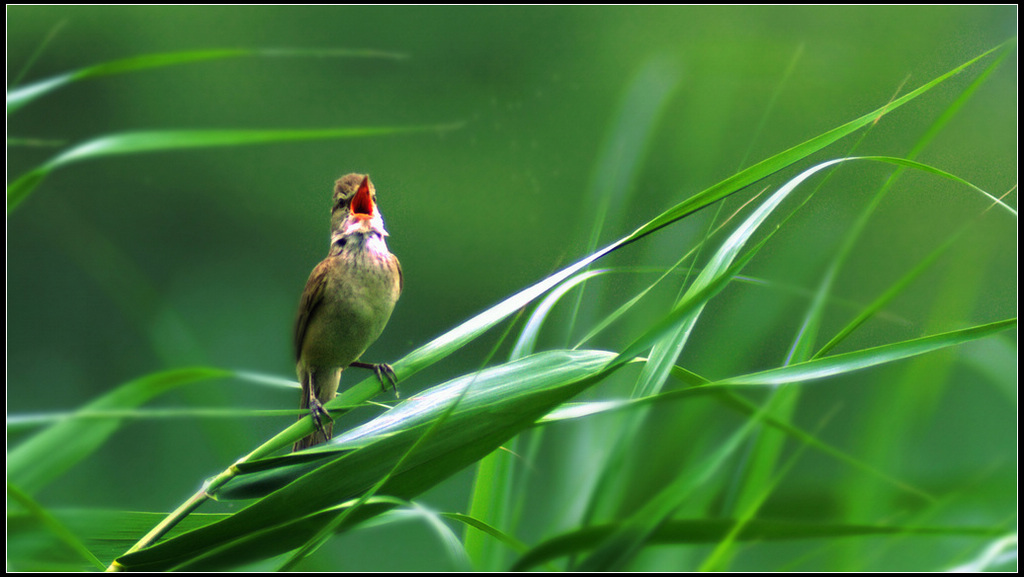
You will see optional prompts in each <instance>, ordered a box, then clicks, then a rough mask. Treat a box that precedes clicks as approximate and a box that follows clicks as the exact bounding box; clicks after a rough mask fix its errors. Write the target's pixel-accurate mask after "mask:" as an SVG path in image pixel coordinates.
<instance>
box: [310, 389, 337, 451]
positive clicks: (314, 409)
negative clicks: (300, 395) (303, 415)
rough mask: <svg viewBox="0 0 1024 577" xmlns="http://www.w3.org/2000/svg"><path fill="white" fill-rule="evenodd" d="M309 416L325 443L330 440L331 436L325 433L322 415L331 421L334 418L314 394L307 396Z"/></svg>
mask: <svg viewBox="0 0 1024 577" xmlns="http://www.w3.org/2000/svg"><path fill="white" fill-rule="evenodd" d="M309 416H310V417H311V418H312V419H313V424H314V425H315V426H316V430H317V431H319V432H320V434H321V435H322V436H323V438H324V442H325V443H326V442H328V441H330V440H331V436H330V435H328V434H327V428H326V427H324V421H323V418H322V417H327V419H328V420H330V421H332V422H333V421H334V419H332V418H331V414H330V413H328V412H327V409H326V408H324V405H323V403H321V402H320V400H319V399H317V398H316V395H310V396H309Z"/></svg>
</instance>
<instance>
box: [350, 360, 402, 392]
mask: <svg viewBox="0 0 1024 577" xmlns="http://www.w3.org/2000/svg"><path fill="white" fill-rule="evenodd" d="M349 366H350V367H358V368H360V369H370V370H371V371H373V373H374V374H375V375H377V379H378V380H380V387H381V389H382V390H384V391H385V392H386V391H387V390H388V384H390V385H391V390H393V391H394V392H395V398H396V399H397V398H398V376H397V375H395V369H392V368H391V365H389V364H387V363H363V362H360V361H355V362H354V363H352V364H350V365H349Z"/></svg>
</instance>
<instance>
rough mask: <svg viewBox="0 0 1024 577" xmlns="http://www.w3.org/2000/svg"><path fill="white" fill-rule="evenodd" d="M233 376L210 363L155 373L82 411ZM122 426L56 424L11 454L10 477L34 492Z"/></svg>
mask: <svg viewBox="0 0 1024 577" xmlns="http://www.w3.org/2000/svg"><path fill="white" fill-rule="evenodd" d="M228 376H231V372H230V371H225V370H223V369H214V368H207V367H195V368H186V369H176V370H172V371H166V372H162V373H154V374H151V375H146V376H144V377H141V378H138V379H135V380H133V381H130V382H127V383H125V384H123V385H121V386H119V387H117V388H116V389H114V390H113V391H110V392H109V393H107V394H105V395H103V396H101V397H99V398H98V399H96V400H94V401H92V402H90V403H88V404H86V405H85V406H83V407H82V408H81V409H79V411H80V412H83V413H90V412H103V411H107V410H123V409H130V408H132V407H137V406H139V405H141V404H143V403H145V402H146V401H148V400H150V399H151V398H153V397H155V396H157V395H160V394H163V393H165V392H167V391H169V390H172V389H175V388H178V387H181V386H183V385H187V384H191V383H195V382H199V381H205V380H210V379H220V378H224V377H228ZM120 426H121V420H120V419H102V420H97V419H78V418H73V419H70V420H65V421H60V422H57V423H54V424H53V426H51V427H49V428H48V429H46V430H44V431H41V432H40V433H39V434H37V435H35V436H34V437H32V438H30V439H28V440H27V441H25V442H24V443H22V444H20V445H18V446H17V447H15V448H14V450H12V451H11V452H9V453H8V454H7V480H8V481H9V482H13V483H15V484H17V485H18V486H20V487H23V488H25V490H26V491H27V492H28V493H29V494H32V493H35V492H36V491H38V490H39V489H41V488H43V486H45V485H46V484H47V483H49V482H50V481H52V480H53V479H55V478H57V477H59V476H60V475H61V474H62V473H63V472H64V471H66V470H67V469H69V468H70V467H71V466H72V465H74V464H75V463H77V462H78V461H80V460H82V459H84V458H85V457H87V456H88V455H89V454H91V453H92V452H93V451H95V450H96V449H97V448H98V447H99V446H101V445H102V444H103V443H104V442H105V441H106V440H107V437H109V436H110V435H112V434H113V433H114V431H116V430H117V429H118V428H119V427H120Z"/></svg>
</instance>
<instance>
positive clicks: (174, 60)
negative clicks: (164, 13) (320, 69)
mask: <svg viewBox="0 0 1024 577" xmlns="http://www.w3.org/2000/svg"><path fill="white" fill-rule="evenodd" d="M243 56H263V57H279V56H297V57H307V56H313V57H318V56H319V57H323V56H330V57H355V58H389V59H399V58H404V57H405V56H404V55H402V54H396V53H392V52H381V51H376V50H344V49H326V50H297V49H278V50H274V49H243V48H228V49H217V50H191V51H185V52H164V53H160V54H145V55H142V56H133V57H131V58H123V59H121V60H112V61H110V62H103V63H101V64H95V65H93V66H87V67H85V68H79V69H78V70H73V71H71V72H65V73H64V74H59V75H57V76H51V77H50V78H44V79H42V80H38V81H36V82H33V83H31V84H27V85H25V86H19V87H17V88H14V89H12V90H8V91H7V116H10V115H11V114H13V113H15V112H17V111H18V110H20V109H21V108H22V107H23V106H25V105H26V104H29V103H30V102H32V101H33V100H36V99H37V98H39V97H41V96H44V95H46V94H49V93H50V92H53V91H54V90H57V89H58V88H62V87H64V86H67V85H69V84H71V83H73V82H78V81H80V80H88V79H90V78H99V77H102V76H113V75H115V74H125V73H128V72H135V71H138V70H147V69H150V68H164V67H167V66H175V65H178V64H188V63H191V62H203V61H207V60H223V59H226V58H239V57H243Z"/></svg>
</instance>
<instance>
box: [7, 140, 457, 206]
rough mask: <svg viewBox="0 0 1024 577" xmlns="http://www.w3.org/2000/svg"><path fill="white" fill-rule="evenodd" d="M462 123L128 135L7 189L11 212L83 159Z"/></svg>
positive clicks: (83, 150) (67, 157)
mask: <svg viewBox="0 0 1024 577" xmlns="http://www.w3.org/2000/svg"><path fill="white" fill-rule="evenodd" d="M459 126H460V125H459V124H437V125H430V126H373V127H353V128H326V129H315V130H161V131H148V132H124V133H119V134H112V135H110V136H101V137H98V138H94V139H92V140H89V141H87V142H84V143H82V144H79V145H78V146H75V147H73V148H71V149H70V150H67V151H65V152H64V153H62V154H60V155H58V156H57V157H55V158H53V159H51V160H50V161H48V162H46V163H45V164H43V165H41V166H38V167H36V168H34V169H32V170H30V171H29V172H27V173H25V174H23V175H22V176H21V177H19V178H18V179H17V180H15V181H14V182H12V183H11V184H9V185H8V186H7V213H8V214H10V212H11V211H12V210H14V209H15V208H17V206H18V205H19V204H21V203H22V202H24V200H25V198H27V197H28V196H29V195H30V194H31V193H32V191H33V190H35V188H36V187H37V186H39V183H41V182H42V181H43V179H44V178H46V176H47V175H49V174H50V173H51V172H53V171H54V170H56V169H58V168H60V167H62V166H65V165H67V164H70V163H72V162H78V161H81V160H87V159H95V158H101V157H104V156H114V155H123V154H140V153H145V152H157V151H166V150H179V149H195V148H212V147H224V146H243V145H253V144H268V143H272V142H275V143H276V142H298V141H306V140H326V139H346V138H365V137H369V136H383V135H389V134H406V133H413V132H428V131H444V130H452V129H455V128H457V127H459Z"/></svg>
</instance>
